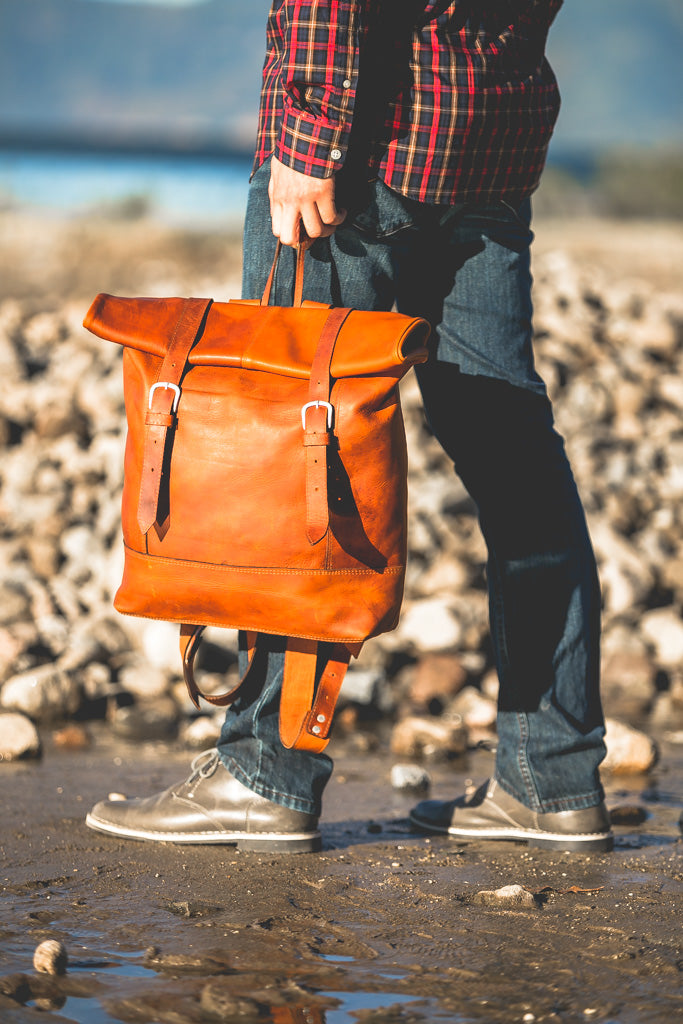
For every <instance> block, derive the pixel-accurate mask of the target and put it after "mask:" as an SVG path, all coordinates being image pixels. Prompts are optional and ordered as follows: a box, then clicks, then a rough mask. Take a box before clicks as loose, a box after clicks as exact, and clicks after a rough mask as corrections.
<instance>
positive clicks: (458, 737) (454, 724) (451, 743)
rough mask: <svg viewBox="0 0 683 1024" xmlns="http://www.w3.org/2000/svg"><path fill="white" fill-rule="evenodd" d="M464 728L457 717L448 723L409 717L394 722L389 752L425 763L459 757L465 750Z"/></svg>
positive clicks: (465, 734)
mask: <svg viewBox="0 0 683 1024" xmlns="http://www.w3.org/2000/svg"><path fill="white" fill-rule="evenodd" d="M467 743H468V735H467V728H466V727H465V725H464V724H463V722H462V720H461V719H460V718H458V719H456V720H449V719H448V718H446V717H445V716H442V717H440V718H426V717H418V716H411V717H409V718H404V719H403V720H402V721H400V722H397V723H396V725H395V726H394V728H393V730H392V733H391V752H392V754H396V755H398V756H400V757H407V758H425V759H426V760H439V759H448V758H452V757H459V756H461V755H462V754H464V753H465V751H466V750H467Z"/></svg>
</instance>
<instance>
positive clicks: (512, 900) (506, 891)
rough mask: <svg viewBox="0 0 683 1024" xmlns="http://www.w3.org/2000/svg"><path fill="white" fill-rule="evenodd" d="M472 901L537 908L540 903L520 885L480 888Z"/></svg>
mask: <svg viewBox="0 0 683 1024" xmlns="http://www.w3.org/2000/svg"><path fill="white" fill-rule="evenodd" d="M472 902H473V903H480V904H482V906H485V907H527V908H529V909H532V910H537V909H538V908H539V907H540V906H541V904H540V903H539V902H538V900H537V899H536V897H535V896H534V894H533V893H532V892H529V890H528V889H525V888H524V886H522V885H504V886H502V888H500V889H481V890H480V891H479V892H477V893H475V895H474V897H473V898H472Z"/></svg>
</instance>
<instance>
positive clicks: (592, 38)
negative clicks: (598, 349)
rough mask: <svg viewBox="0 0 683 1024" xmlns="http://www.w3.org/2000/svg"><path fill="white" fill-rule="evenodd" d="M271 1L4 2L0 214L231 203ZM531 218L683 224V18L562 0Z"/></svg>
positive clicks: (626, 1)
mask: <svg viewBox="0 0 683 1024" xmlns="http://www.w3.org/2000/svg"><path fill="white" fill-rule="evenodd" d="M268 6H269V5H268V3H267V0H257V2H254V0H252V2H250V3H247V4H245V3H241V2H238V0H2V4H0V202H1V203H2V204H3V205H4V206H5V207H7V206H11V205H16V204H31V205H38V206H41V207H44V208H47V209H55V210H64V211H69V212H73V211H85V210H90V211H92V209H93V208H97V207H100V208H102V207H109V208H110V211H111V210H112V209H113V208H116V210H117V212H118V213H119V214H121V215H127V216H129V217H133V216H141V215H142V214H144V213H152V214H154V215H156V216H159V217H162V218H164V219H165V220H167V221H172V222H175V223H184V224H193V225H195V226H196V225H199V224H206V225H209V224H214V225H215V224H217V223H220V224H221V225H224V224H226V223H229V222H230V223H235V222H238V221H239V219H240V217H241V215H242V210H243V207H244V200H245V192H246V185H247V177H248V171H249V164H250V158H251V154H252V151H253V141H254V134H255V119H256V111H257V103H258V92H259V84H260V70H261V64H262V60H263V51H264V30H265V17H266V13H267V9H268ZM548 52H549V56H550V59H551V63H552V64H553V66H554V68H555V70H556V72H557V75H558V78H559V81H560V86H561V89H562V95H563V108H562V113H561V116H560V121H559V125H558V128H557V131H556V134H555V138H554V140H553V143H552V147H551V151H550V165H549V171H548V173H547V175H546V177H545V180H544V182H543V186H542V189H541V191H540V192H539V195H538V197H537V204H536V205H537V213H539V214H560V215H566V214H568V213H576V212H581V213H597V214H601V215H606V216H618V217H634V216H636V217H643V216H646V217H649V216H656V217H666V218H671V217H676V218H680V217H681V216H682V215H683V173H682V172H683V111H682V103H683V100H682V97H683V61H681V52H683V4H682V3H681V2H680V0H650V2H649V3H648V4H647V5H643V4H642V2H639V0H599V3H596V2H595V0H568V2H567V3H565V5H564V8H563V9H562V10H561V12H560V14H559V16H558V18H557V20H556V23H555V25H554V28H553V30H552V33H551V39H550V45H549V51H548Z"/></svg>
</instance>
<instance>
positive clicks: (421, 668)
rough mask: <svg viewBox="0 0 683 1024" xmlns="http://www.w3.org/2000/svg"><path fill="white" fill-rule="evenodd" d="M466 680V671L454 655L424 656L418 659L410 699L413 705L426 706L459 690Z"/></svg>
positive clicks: (443, 699)
mask: <svg viewBox="0 0 683 1024" xmlns="http://www.w3.org/2000/svg"><path fill="white" fill-rule="evenodd" d="M466 680H467V671H466V670H465V668H464V667H463V664H462V662H461V660H460V659H459V658H458V657H457V655H454V654H426V655H424V657H422V658H420V661H419V662H418V665H417V668H416V670H415V673H414V675H413V679H412V682H411V684H410V699H411V700H412V701H413V702H414V703H415V704H423V705H425V706H426V705H428V704H429V702H430V701H432V700H434V699H437V700H439V701H444V702H445V698H447V697H452V696H453V694H455V693H457V692H458V690H461V689H462V687H463V686H464V685H465V682H466Z"/></svg>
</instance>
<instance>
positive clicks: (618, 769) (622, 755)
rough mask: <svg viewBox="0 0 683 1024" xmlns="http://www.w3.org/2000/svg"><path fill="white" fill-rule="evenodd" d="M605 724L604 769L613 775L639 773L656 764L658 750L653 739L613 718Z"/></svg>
mask: <svg viewBox="0 0 683 1024" xmlns="http://www.w3.org/2000/svg"><path fill="white" fill-rule="evenodd" d="M605 725H606V727H607V731H606V734H605V744H606V746H607V756H606V758H605V760H604V761H603V762H602V768H603V769H604V770H605V771H608V772H612V774H613V775H640V774H642V773H643V772H648V771H649V770H650V769H651V768H652V767H653V766H654V765H655V764H656V762H657V758H658V756H659V752H658V749H657V744H656V743H655V742H654V740H653V739H651V738H650V737H649V736H646V735H645V733H643V732H640V731H639V730H638V729H632V728H631V727H630V726H628V725H625V724H624V723H623V722H619V721H617V720H616V719H614V718H608V719H607V720H606V722H605Z"/></svg>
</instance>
